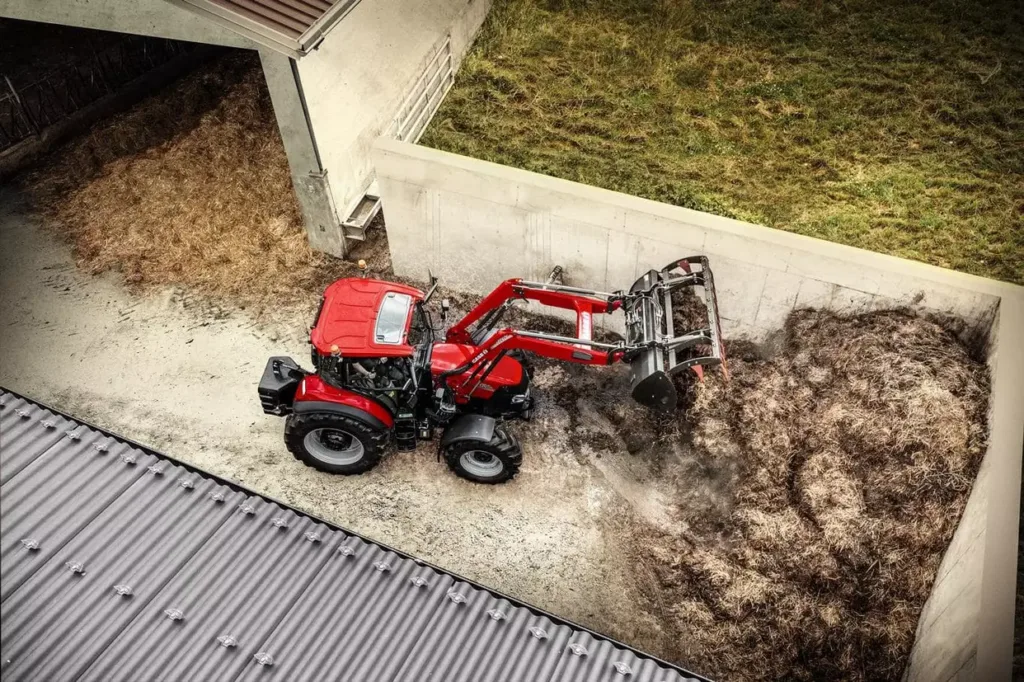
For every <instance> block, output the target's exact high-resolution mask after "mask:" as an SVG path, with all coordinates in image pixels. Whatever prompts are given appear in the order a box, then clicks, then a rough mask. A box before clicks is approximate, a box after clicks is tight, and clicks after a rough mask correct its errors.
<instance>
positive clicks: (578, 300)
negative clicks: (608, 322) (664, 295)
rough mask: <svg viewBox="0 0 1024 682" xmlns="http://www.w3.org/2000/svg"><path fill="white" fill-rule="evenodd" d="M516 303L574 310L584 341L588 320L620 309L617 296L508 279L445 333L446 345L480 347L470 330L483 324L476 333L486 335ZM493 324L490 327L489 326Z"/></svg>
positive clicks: (587, 333)
mask: <svg viewBox="0 0 1024 682" xmlns="http://www.w3.org/2000/svg"><path fill="white" fill-rule="evenodd" d="M517 300H520V301H537V302H538V303H540V304H541V305H546V306H551V307H552V308H561V309H563V310H575V311H576V332H577V335H579V334H580V333H581V332H582V333H583V334H584V335H585V336H586V338H589V337H590V335H591V332H592V327H589V326H588V325H589V324H590V323H591V322H592V317H591V316H592V315H593V314H594V313H601V314H603V313H610V312H613V311H615V310H618V309H619V308H620V307H621V306H622V297H621V296H620V295H618V294H613V293H604V292H600V291H591V290H589V289H579V288H576V287H567V286H564V285H561V284H544V283H541V282H526V281H524V280H521V279H507V280H505V281H504V282H502V283H501V284H499V285H498V286H497V287H496V288H495V289H494V291H492V292H491V293H489V294H488V295H487V296H485V297H484V298H483V300H481V301H480V303H478V304H477V305H476V307H475V308H473V309H472V310H471V311H469V312H468V313H467V314H466V316H465V317H463V318H462V319H461V320H459V322H457V323H456V324H455V325H453V326H452V327H451V328H450V329H449V330H448V335H447V340H448V342H449V343H474V344H480V343H481V342H482V341H483V340H484V339H483V338H482V336H483V334H479V333H470V331H469V329H470V327H472V326H473V325H474V324H476V323H477V322H482V323H483V324H482V325H481V326H480V327H479V328H478V329H477V332H483V333H486V332H489V331H490V330H491V329H492V328H493V323H496V322H498V321H499V319H500V315H501V313H502V312H504V310H505V309H506V308H507V307H508V304H509V303H511V302H514V301H517ZM492 321H493V323H492V324H488V323H489V322H492Z"/></svg>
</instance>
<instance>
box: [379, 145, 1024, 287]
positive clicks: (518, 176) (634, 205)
mask: <svg viewBox="0 0 1024 682" xmlns="http://www.w3.org/2000/svg"><path fill="white" fill-rule="evenodd" d="M375 147H376V151H377V158H378V163H387V157H388V156H389V155H392V154H393V155H398V156H400V157H402V158H404V159H410V158H412V159H418V160H422V161H425V162H429V161H439V160H442V159H443V162H444V163H445V164H446V165H448V166H451V167H454V168H458V169H463V170H466V171H470V172H472V173H474V174H477V175H481V174H482V175H486V176H489V177H491V178H494V179H495V180H501V181H503V182H504V183H515V184H520V185H528V186H543V188H544V189H547V190H549V191H555V192H559V191H561V192H567V193H570V194H572V195H574V196H575V197H578V198H584V199H586V198H591V199H592V200H593V201H594V202H595V204H596V203H600V204H613V205H616V206H619V207H621V208H623V209H624V210H627V211H636V212H639V213H646V214H649V215H652V216H657V217H663V218H667V219H670V220H674V221H680V222H686V223H691V224H693V225H696V226H700V227H702V228H707V229H712V230H716V231H719V232H724V233H730V234H732V235H735V236H737V237H739V238H742V239H745V240H759V241H764V242H769V243H772V244H774V245H776V246H781V247H784V248H790V249H793V250H794V251H802V252H805V253H807V252H809V253H813V254H816V255H818V256H823V257H830V258H838V259H841V260H844V261H846V262H847V263H853V264H859V265H863V266H864V267H866V268H873V269H875V270H882V271H888V272H893V273H904V274H906V275H909V276H913V277H916V278H922V279H926V280H929V281H932V282H935V283H936V284H940V285H945V286H951V287H956V288H959V289H966V290H969V291H973V292H976V293H979V294H985V295H988V296H992V297H993V300H992V301H991V303H993V304H995V303H997V301H998V299H1006V298H1008V299H1016V300H1019V301H1022V302H1024V287H1021V286H1017V285H1015V284H1010V283H1008V282H1001V281H998V280H993V279H987V278H984V277H978V276H976V275H969V274H966V273H962V272H956V271H954V270H948V269H945V268H940V267H937V266H934V265H928V264H926V263H920V262H917V261H910V260H906V259H903V258H898V257H896V256H890V255H887V254H883V253H876V252H873V251H867V250H865V249H859V248H856V247H853V246H846V245H843V244H836V243H833V242H829V241H825V240H822V239H817V238H814V237H807V236H804V235H800V234H795V233H792V232H785V231H783V230H778V229H775V228H770V227H766V226H763V225H756V224H754V223H747V222H743V221H741V220H735V219H732V218H725V217H722V216H716V215H713V214H710V213H703V212H701V211H695V210H693V209H688V208H683V207H680V206H671V205H669V204H663V203H660V202H657V201H653V200H650V199H643V198H641V197H635V196H631V195H628V194H622V193H620V192H615V191H613V190H608V189H603V188H600V187H593V186H590V185H584V184H581V183H577V182H573V181H571V180H563V179H561V178H555V177H550V176H545V175H541V174H538V173H533V172H531V171H526V170H522V169H518V168H511V167H509V166H503V165H501V164H497V163H492V162H489V161H482V160H480V159H474V158H470V157H466V156H460V155H458V154H452V153H450V152H443V151H440V150H437V149H432V148H429V147H423V146H420V145H415V144H410V143H407V142H399V141H397V140H391V139H386V138H380V139H378V140H377V142H376V144H375ZM439 155H440V156H439ZM494 186H495V188H496V191H497V189H498V188H500V187H502V185H499V184H498V183H495V185H494ZM505 190H506V191H507V184H506V186H505ZM622 229H623V230H624V231H626V230H627V228H626V226H625V225H623V228H622Z"/></svg>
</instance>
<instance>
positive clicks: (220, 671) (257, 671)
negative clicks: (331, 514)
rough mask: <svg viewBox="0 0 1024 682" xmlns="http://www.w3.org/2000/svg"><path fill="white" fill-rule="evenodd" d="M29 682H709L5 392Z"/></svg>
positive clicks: (15, 626) (11, 528)
mask: <svg viewBox="0 0 1024 682" xmlns="http://www.w3.org/2000/svg"><path fill="white" fill-rule="evenodd" d="M0 482H2V483H0V497H2V499H3V506H2V513H0V545H2V547H0V553H2V579H0V599H2V603H0V665H2V677H3V679H4V680H5V681H12V682H13V681H15V680H19V681H20V680H46V681H48V682H49V681H55V680H90V681H96V682H100V681H102V682H111V681H115V680H131V681H136V680H146V681H147V682H149V681H157V680H168V681H170V680H175V681H177V680H196V681H207V680H239V681H250V682H277V681H280V682H286V681H287V682H291V681H293V680H322V679H336V680H345V681H346V682H360V681H365V682H371V681H372V682H389V681H391V682H430V681H436V682H533V681H537V682H626V681H627V680H628V682H683V681H684V680H699V679H702V678H699V677H697V676H695V675H692V674H690V673H687V672H685V671H683V670H681V669H679V668H675V667H673V666H669V665H668V664H666V663H663V662H660V661H657V660H655V659H653V658H651V657H649V656H645V655H643V654H641V653H639V652H637V651H635V650H633V649H630V648H629V647H626V646H624V645H621V644H619V643H617V642H614V641H611V640H608V639H606V638H603V637H601V636H599V635H596V634H594V633H592V632H589V631H587V630H585V629H583V628H580V627H578V626H575V625H573V624H571V623H567V622H565V621H562V620H559V619H557V618H555V617H553V616H551V615H550V614H546V613H544V612H543V611H540V610H538V609H535V608H533V607H529V606H527V605H525V604H522V603H521V602H518V601H515V600H512V599H510V598H508V597H505V596H503V595H501V594H498V593H495V592H494V591H491V590H488V589H486V588H484V587H482V586H480V585H476V584H474V583H471V582H468V581H466V580H464V579H462V578H460V577H458V576H456V575H453V574H451V573H448V572H445V571H442V570H441V569H438V568H436V567H433V566H430V565H428V564H426V563H424V562H421V561H419V560H417V559H415V558H413V557H410V556H408V555H405V554H403V553H400V552H398V551H396V550H393V549H391V548H388V547H385V546H382V545H379V544H377V543H374V542H371V541H369V540H367V539H365V538H362V537H360V536H358V535H355V534H353V533H350V532H348V531H345V530H343V529H340V528H337V527H335V526H332V525H330V524H327V523H325V522H323V521H320V520H317V519H315V518H311V517H310V516H307V515H305V514H302V513H299V512H297V511H295V510H293V509H290V508H288V507H287V506H285V505H282V504H279V503H277V502H274V501H273V500H269V499H267V498H265V497H262V496H260V495H256V494H254V493H252V492H250V491H248V490H245V489H243V488H241V487H239V486H237V485H235V484H233V483H230V482H228V481H224V480H222V479H219V478H217V477H214V476H211V475H209V474H206V473H205V472H202V471H198V470H195V469H193V468H191V467H188V466H186V465H183V464H181V463H179V462H176V461H174V460H172V459H170V458H168V457H166V456H164V455H161V454H159V453H157V452H154V451H152V450H150V449H148V448H145V447H144V446H141V445H138V444H137V443H133V442H131V441H128V440H125V439H123V438H119V437H117V436H114V435H112V434H109V433H107V432H105V431H102V430H100V429H97V428H95V427H92V426H90V425H88V424H84V423H81V422H78V421H76V420H74V419H71V418H69V417H67V416H65V415H62V414H59V413H57V412H56V411H54V410H52V409H47V408H45V407H43V406H41V405H39V404H36V403H33V402H32V401H30V400H27V399H25V398H23V397H20V396H18V395H16V394H13V393H10V392H7V391H4V390H2V389H0Z"/></svg>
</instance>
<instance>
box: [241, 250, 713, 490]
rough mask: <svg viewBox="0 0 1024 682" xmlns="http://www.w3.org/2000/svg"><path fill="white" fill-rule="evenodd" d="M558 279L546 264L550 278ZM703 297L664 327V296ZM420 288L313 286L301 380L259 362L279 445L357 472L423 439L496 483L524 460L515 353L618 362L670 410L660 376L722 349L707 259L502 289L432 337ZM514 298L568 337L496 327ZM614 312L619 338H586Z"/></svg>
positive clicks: (667, 312)
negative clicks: (686, 317) (703, 314)
mask: <svg viewBox="0 0 1024 682" xmlns="http://www.w3.org/2000/svg"><path fill="white" fill-rule="evenodd" d="M556 271H557V270H556ZM686 287H695V288H698V289H699V290H702V291H703V292H704V295H703V301H704V303H705V306H704V307H705V308H706V310H707V324H706V325H705V326H703V328H700V329H696V330H688V331H686V332H685V333H676V331H675V330H673V314H672V313H673V310H674V308H673V301H672V293H673V292H675V291H678V290H680V289H682V288H686ZM436 289H437V283H436V280H432V281H431V286H430V289H429V291H427V292H426V293H424V292H422V291H420V290H419V289H414V288H413V287H409V286H405V285H402V284H395V283H393V282H384V281H379V280H374V279H365V278H358V277H356V278H348V279H340V280H338V281H337V282H334V283H333V284H331V285H330V286H329V287H327V290H326V291H325V292H324V296H323V300H322V301H321V304H320V310H319V312H318V313H317V316H316V320H315V322H314V324H313V328H312V331H311V332H310V343H311V344H312V346H313V352H312V355H313V367H314V371H313V372H307V371H306V370H304V369H301V368H300V367H299V366H298V365H297V364H296V363H295V361H293V360H292V359H291V358H287V357H274V358H271V359H270V360H269V361H268V362H267V367H266V369H265V370H264V372H263V378H262V379H261V381H260V385H259V395H260V402H261V403H262V405H263V411H264V412H266V413H267V414H273V415H279V416H285V415H287V421H286V423H285V433H284V440H285V443H286V445H287V446H288V449H289V450H290V451H291V452H292V453H293V454H294V455H295V457H297V458H298V459H299V460H301V461H303V462H305V463H306V464H308V465H309V466H312V467H315V468H317V469H319V470H321V471H327V472H331V473H338V474H359V473H362V472H364V471H367V470H369V469H371V468H372V467H373V466H375V465H376V464H377V462H379V461H380V459H381V457H382V456H383V454H384V453H385V451H386V450H387V448H388V447H389V445H390V443H391V442H392V440H394V442H395V443H396V445H397V447H398V448H399V449H401V450H412V449H414V448H415V447H416V444H417V441H420V440H431V439H433V437H434V433H435V431H436V430H437V429H441V431H442V432H441V439H440V447H439V454H442V455H443V456H444V458H445V460H446V461H447V463H448V466H449V467H451V469H452V470H453V471H454V472H455V473H456V474H458V475H459V476H462V477H463V478H467V479H469V480H471V481H477V482H480V483H501V482H503V481H507V480H509V479H511V478H512V477H513V476H515V475H516V472H517V471H518V470H519V465H520V463H521V462H522V451H521V450H520V447H519V441H518V440H517V439H516V437H515V435H513V434H512V432H511V431H509V429H508V426H507V424H508V422H509V421H511V420H514V419H529V418H530V416H531V414H532V412H533V404H534V401H533V397H532V396H531V394H530V371H529V370H528V365H527V355H526V354H527V353H535V354H537V355H541V356H544V357H549V358H555V359H558V360H563V361H566V362H576V363H582V364H588V365H610V364H612V363H615V362H625V363H628V364H629V365H630V368H631V377H630V378H631V384H632V394H633V397H634V398H635V399H636V400H637V401H639V402H640V403H642V404H644V405H648V406H651V407H654V408H660V409H671V408H673V407H674V406H675V404H676V390H675V387H674V384H673V382H672V379H671V378H670V375H671V374H673V373H676V372H680V371H683V370H685V369H687V368H689V369H692V370H693V371H694V372H696V373H697V374H698V376H700V375H701V373H702V367H704V366H714V365H722V366H723V369H724V368H725V364H724V363H725V354H724V350H723V347H722V341H721V330H720V327H719V321H718V320H719V318H718V305H717V302H716V299H715V287H714V281H713V279H712V275H711V269H710V268H709V267H708V260H707V258H706V257H703V256H694V257H691V258H683V259H680V260H677V261H673V262H672V263H670V264H669V265H668V266H666V267H665V268H663V269H662V270H651V271H650V272H648V273H646V274H645V275H644V276H643V277H641V278H640V279H638V280H637V281H636V282H635V283H634V284H633V286H632V287H630V289H629V291H616V292H613V293H602V292H598V291H590V290H588V289H579V288H576V287H570V286H565V285H563V284H560V283H557V282H555V281H554V278H552V281H549V282H547V283H539V282H525V281H522V280H520V279H510V280H507V281H505V282H503V283H502V284H501V285H499V286H498V288H497V289H495V290H494V291H493V292H491V293H490V294H489V295H488V296H486V297H485V298H484V299H483V300H482V301H480V303H479V304H478V305H477V306H476V307H475V308H474V309H473V310H472V311H470V313H469V314H468V315H466V316H465V317H464V318H463V319H462V320H461V321H459V322H458V323H456V324H455V325H453V326H452V327H450V328H449V329H448V331H447V333H445V334H444V340H443V341H440V340H438V338H436V337H437V335H438V334H439V333H441V332H442V330H443V328H444V326H445V323H446V321H447V316H448V310H449V305H448V302H447V301H442V302H441V316H442V320H441V323H440V324H439V325H436V326H435V323H434V321H433V319H432V316H431V313H430V311H428V310H427V308H426V304H427V303H428V302H429V301H430V299H431V297H432V296H433V294H434V291H435V290H436ZM517 300H528V301H537V302H539V303H541V304H543V305H546V306H552V307H555V308H563V309H566V310H572V311H575V313H576V336H575V337H568V336H559V335H556V334H550V333H544V332H535V331H525V330H521V329H513V328H510V327H499V323H500V322H501V319H502V317H503V316H504V314H505V313H506V311H507V310H508V308H509V307H510V306H511V305H512V304H513V303H514V302H515V301H517ZM620 308H621V309H622V310H623V311H624V312H625V316H626V320H625V322H626V324H625V327H626V339H625V341H619V342H616V343H605V342H600V341H596V340H594V339H593V315H595V314H604V313H612V312H614V311H616V310H619V309H620Z"/></svg>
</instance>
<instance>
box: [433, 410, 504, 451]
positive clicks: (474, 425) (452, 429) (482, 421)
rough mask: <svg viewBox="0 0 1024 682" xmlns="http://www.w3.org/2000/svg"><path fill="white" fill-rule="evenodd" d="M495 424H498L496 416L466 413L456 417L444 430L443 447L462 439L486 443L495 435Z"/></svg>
mask: <svg viewBox="0 0 1024 682" xmlns="http://www.w3.org/2000/svg"><path fill="white" fill-rule="evenodd" d="M495 426H497V422H496V421H495V420H494V417H488V416H487V415H483V414H464V415H462V416H461V417H456V418H455V421H453V422H452V423H451V424H449V425H448V428H446V429H445V430H444V435H442V436H441V447H442V448H446V447H448V446H449V445H451V444H452V443H455V442H457V441H460V440H471V441H476V442H480V443H486V442H488V441H490V440H491V438H493V437H494V427H495Z"/></svg>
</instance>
